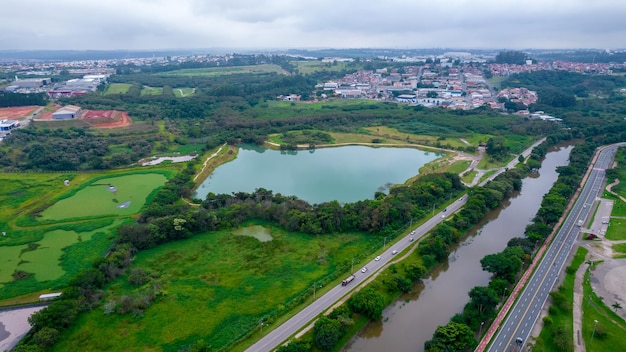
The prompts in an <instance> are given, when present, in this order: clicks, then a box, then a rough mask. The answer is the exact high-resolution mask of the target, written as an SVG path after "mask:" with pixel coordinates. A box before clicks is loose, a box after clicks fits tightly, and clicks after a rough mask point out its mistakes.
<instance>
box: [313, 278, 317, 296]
mask: <svg viewBox="0 0 626 352" xmlns="http://www.w3.org/2000/svg"><path fill="white" fill-rule="evenodd" d="M316 287H317V282H313V300H314V301H315V288H316Z"/></svg>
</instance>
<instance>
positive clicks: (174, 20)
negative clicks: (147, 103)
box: [0, 0, 626, 50]
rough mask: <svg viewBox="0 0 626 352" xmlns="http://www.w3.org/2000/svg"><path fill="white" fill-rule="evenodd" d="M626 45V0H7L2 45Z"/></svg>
mask: <svg viewBox="0 0 626 352" xmlns="http://www.w3.org/2000/svg"><path fill="white" fill-rule="evenodd" d="M198 48H233V49H236V48H237V49H289V48H395V49H413V48H417V49H419V48H458V49H463V48H464V49H517V50H521V49H620V48H626V1H624V0H525V1H520V0H472V1H466V0H446V1H437V0H385V1H381V0H378V1H377V0H313V1H306V0H2V1H1V7H0V50H12V49H19V50H156V49H198Z"/></svg>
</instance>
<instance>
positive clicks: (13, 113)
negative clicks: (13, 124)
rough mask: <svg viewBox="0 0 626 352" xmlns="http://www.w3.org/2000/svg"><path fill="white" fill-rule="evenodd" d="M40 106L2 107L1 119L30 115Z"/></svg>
mask: <svg viewBox="0 0 626 352" xmlns="http://www.w3.org/2000/svg"><path fill="white" fill-rule="evenodd" d="M37 108H39V106H17V107H12V108H0V119H2V120H5V119H8V120H19V119H20V118H22V117H26V116H28V115H30V114H31V113H32V112H33V111H35V109H37Z"/></svg>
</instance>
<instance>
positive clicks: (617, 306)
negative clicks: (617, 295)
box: [611, 302, 622, 313]
mask: <svg viewBox="0 0 626 352" xmlns="http://www.w3.org/2000/svg"><path fill="white" fill-rule="evenodd" d="M611 307H613V309H614V310H615V313H617V310H618V309H622V305H621V304H619V302H615V303H613V305H611Z"/></svg>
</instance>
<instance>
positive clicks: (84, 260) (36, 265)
mask: <svg viewBox="0 0 626 352" xmlns="http://www.w3.org/2000/svg"><path fill="white" fill-rule="evenodd" d="M173 173H174V171H173V170H167V169H151V170H141V171H136V172H134V173H130V172H128V171H124V172H119V171H117V172H115V171H114V172H107V173H84V174H81V173H15V174H0V184H2V188H1V189H0V228H2V231H4V232H6V236H0V264H1V265H0V287H1V288H0V300H5V299H8V298H12V297H29V298H28V299H32V297H31V296H28V294H30V293H33V292H50V291H51V290H58V289H62V288H63V286H64V285H66V284H67V282H68V281H69V279H70V278H71V277H73V276H75V275H76V274H78V273H79V272H80V271H82V270H84V269H86V268H88V267H89V266H90V265H91V263H93V262H94V261H95V260H96V259H98V258H100V257H102V255H103V254H104V253H105V252H106V251H107V250H108V248H109V247H110V246H111V243H112V241H113V240H114V234H115V228H117V227H118V226H119V225H120V224H121V223H122V221H128V220H125V219H127V218H128V216H129V215H128V214H117V215H116V216H113V217H109V218H108V219H97V218H88V219H85V218H83V219H81V220H80V221H77V220H76V216H77V215H81V214H82V215H91V213H89V214H85V213H84V212H85V211H87V212H89V211H91V210H95V209H96V208H95V207H94V204H96V202H94V201H93V199H91V198H89V196H87V197H84V195H79V193H80V192H81V191H83V190H85V192H89V191H91V190H89V191H86V189H88V188H97V186H93V187H91V186H90V185H92V184H94V183H99V182H108V181H115V180H117V181H120V180H124V178H123V177H126V176H129V175H134V176H135V177H138V180H133V182H132V183H131V184H127V186H128V187H132V188H133V190H132V191H131V192H126V194H127V195H128V196H129V197H133V199H139V198H137V197H139V196H141V197H143V199H140V200H139V201H135V203H137V204H136V210H137V211H138V209H139V208H140V207H141V204H143V202H144V201H145V199H146V198H147V197H149V196H150V194H151V193H152V192H153V189H154V182H153V180H151V178H153V176H151V175H156V176H157V178H160V179H161V180H159V182H158V185H157V186H160V185H162V184H163V183H164V182H165V179H166V178H167V177H170V176H171V175H173ZM146 176H147V178H146ZM64 180H69V181H70V186H69V187H67V186H65V185H64V184H63V181H64ZM103 180H104V181H103ZM146 181H147V182H148V183H147V184H148V185H149V184H151V183H152V188H150V189H148V190H142V189H141V188H142V187H145V186H138V185H137V183H145V182H146ZM124 184H126V182H124V183H122V184H121V185H122V186H123V185H124ZM104 187H105V185H102V186H100V188H104ZM137 187H139V188H137ZM137 191H139V192H137ZM105 192H108V191H105ZM139 193H141V195H140V194H139ZM105 194H106V193H105ZM123 194H124V192H118V197H120V196H121V195H123ZM107 196H108V197H109V201H110V202H111V205H113V207H114V208H115V209H117V208H116V207H115V205H114V203H113V202H112V201H111V194H110V192H109V194H108V195H107ZM78 198H83V199H82V201H81V202H80V203H81V204H76V203H73V202H75V201H76V200H77V199H78ZM55 202H56V204H55ZM51 204H52V205H51ZM131 205H132V203H131ZM44 209H48V210H50V211H51V214H53V215H54V217H53V218H48V219H41V220H45V221H36V220H35V219H34V217H33V214H37V213H40V212H41V211H42V210H43V211H44V212H45V211H46V210H44ZM88 209H90V210H88ZM81 212H83V213H81ZM68 217H73V219H69V220H68V219H67V218H68ZM115 217H117V220H116V219H115ZM52 220H54V221H52ZM16 271H21V272H24V273H26V274H27V275H26V276H25V277H22V278H21V279H19V280H17V281H16V280H14V277H13V273H15V272H16ZM33 297H34V296H33ZM35 301H36V300H35Z"/></svg>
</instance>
